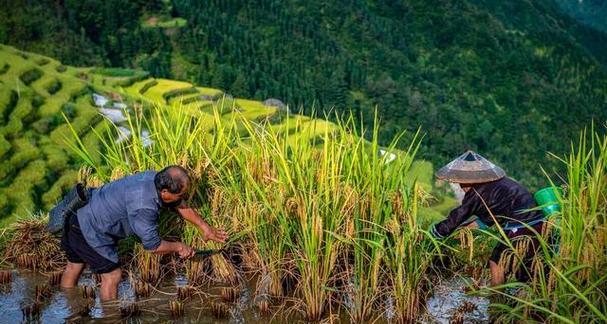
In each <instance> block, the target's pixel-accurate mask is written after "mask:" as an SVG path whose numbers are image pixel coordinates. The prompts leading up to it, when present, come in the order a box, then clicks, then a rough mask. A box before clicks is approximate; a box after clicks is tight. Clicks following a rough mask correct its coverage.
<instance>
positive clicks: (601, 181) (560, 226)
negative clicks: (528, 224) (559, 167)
mask: <svg viewBox="0 0 607 324" xmlns="http://www.w3.org/2000/svg"><path fill="white" fill-rule="evenodd" d="M555 157H556V156H555ZM557 158H559V157H557ZM559 159H560V161H561V162H563V163H564V165H565V166H566V170H567V175H566V179H565V180H566V183H567V186H566V190H565V194H564V195H563V196H562V197H559V200H560V202H561V206H562V210H561V213H560V214H557V215H556V216H555V217H553V218H552V219H550V222H549V230H548V231H547V233H546V234H545V235H544V236H542V237H540V244H541V249H540V252H541V253H539V255H537V257H536V259H535V260H534V262H533V264H532V265H531V267H530V269H528V271H529V272H530V273H531V274H532V279H531V281H530V282H529V283H528V284H510V285H507V286H512V287H517V288H519V290H517V292H516V293H507V292H501V291H497V290H496V291H494V292H496V293H499V294H501V295H503V296H504V297H506V300H507V302H506V303H503V304H499V305H496V306H497V308H498V310H500V312H499V314H498V316H499V318H502V319H508V320H523V321H538V322H548V323H557V322H558V323H593V322H605V321H607V295H606V293H605V292H606V291H607V275H606V274H605V271H604V269H605V267H606V266H607V255H606V253H605V251H607V227H606V225H607V224H606V222H605V220H606V218H607V204H606V202H607V137H606V136H605V135H604V134H601V133H599V132H594V130H593V131H592V132H591V134H590V135H588V133H587V132H586V131H584V132H582V134H581V136H580V139H579V141H578V143H577V145H576V146H573V145H572V149H571V152H570V153H569V155H567V156H565V157H563V158H559Z"/></svg>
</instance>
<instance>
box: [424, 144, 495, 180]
mask: <svg viewBox="0 0 607 324" xmlns="http://www.w3.org/2000/svg"><path fill="white" fill-rule="evenodd" d="M505 176H506V172H504V170H502V168H500V167H498V166H497V165H495V164H493V163H491V162H490V161H489V160H487V159H485V158H484V157H482V156H480V155H479V154H477V153H475V152H473V151H467V152H466V153H464V154H462V155H460V156H459V157H458V158H457V159H455V160H453V161H451V162H449V164H447V165H445V166H444V167H442V168H441V169H440V170H438V171H437V172H436V177H437V178H438V179H441V180H446V181H449V182H455V183H482V182H490V181H495V180H499V179H501V178H503V177H505Z"/></svg>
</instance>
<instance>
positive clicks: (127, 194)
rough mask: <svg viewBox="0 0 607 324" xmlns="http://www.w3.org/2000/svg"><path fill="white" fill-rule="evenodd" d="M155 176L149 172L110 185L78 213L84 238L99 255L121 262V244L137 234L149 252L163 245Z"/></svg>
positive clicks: (95, 194)
mask: <svg viewBox="0 0 607 324" xmlns="http://www.w3.org/2000/svg"><path fill="white" fill-rule="evenodd" d="M155 175H156V171H145V172H140V173H137V174H134V175H131V176H126V177H124V178H121V179H118V180H116V181H112V182H110V183H107V184H105V185H103V186H102V187H100V188H97V189H95V190H93V193H92V196H91V200H90V201H89V203H88V204H87V205H85V206H84V207H82V208H80V209H79V210H78V213H77V214H78V222H79V223H80V229H81V230H82V235H83V236H84V238H85V239H86V241H87V243H88V244H89V245H90V246H91V247H92V248H93V249H95V251H97V253H99V254H100V255H102V256H103V257H105V258H107V259H108V260H111V261H113V262H118V253H117V251H116V243H117V241H118V240H119V239H122V238H125V237H127V236H129V235H133V234H134V235H136V236H138V237H139V238H140V239H141V243H143V248H144V249H146V250H153V249H156V248H157V247H158V246H159V245H160V236H159V235H158V229H157V228H158V222H157V221H158V210H159V208H160V207H161V202H160V198H159V197H158V192H157V191H156V186H155V185H154V176H155Z"/></svg>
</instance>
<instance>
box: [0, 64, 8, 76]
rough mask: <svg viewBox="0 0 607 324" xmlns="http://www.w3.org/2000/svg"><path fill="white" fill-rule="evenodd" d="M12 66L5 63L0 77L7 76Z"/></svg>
mask: <svg viewBox="0 0 607 324" xmlns="http://www.w3.org/2000/svg"><path fill="white" fill-rule="evenodd" d="M10 67H11V66H10V65H9V64H8V63H4V65H3V66H2V68H0V75H3V74H5V73H6V72H8V69H10Z"/></svg>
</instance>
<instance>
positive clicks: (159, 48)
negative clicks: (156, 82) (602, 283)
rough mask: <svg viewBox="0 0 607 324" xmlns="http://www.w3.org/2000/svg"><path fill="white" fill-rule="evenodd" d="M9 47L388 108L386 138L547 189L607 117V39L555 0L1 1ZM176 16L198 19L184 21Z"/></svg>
mask: <svg viewBox="0 0 607 324" xmlns="http://www.w3.org/2000/svg"><path fill="white" fill-rule="evenodd" d="M3 6H7V7H6V8H2V10H1V12H2V13H0V42H2V43H10V44H14V45H16V46H19V47H21V48H24V49H27V50H34V51H39V52H42V53H44V54H48V55H53V56H57V57H58V58H59V59H61V60H63V61H64V62H65V63H69V64H80V65H91V64H95V65H107V66H124V67H139V68H143V69H146V70H149V71H150V72H151V73H152V74H153V75H155V76H164V77H173V78H178V79H184V80H187V81H192V82H196V83H199V84H202V85H207V86H212V87H217V88H221V89H225V90H226V91H228V92H230V93H231V94H233V95H234V96H240V97H248V98H254V99H259V100H264V99H266V98H270V97H272V98H280V99H281V100H283V101H284V102H286V103H288V104H290V105H291V106H292V107H295V109H294V110H297V107H303V111H304V113H307V114H310V113H311V112H312V110H316V111H319V112H329V111H333V110H335V111H337V112H342V111H345V110H346V109H353V110H354V111H355V112H356V113H357V115H360V116H361V117H362V119H363V120H365V121H367V122H368V121H370V120H371V119H372V118H373V111H374V107H378V109H379V112H380V116H381V119H382V128H381V135H382V138H383V139H384V141H385V142H387V141H389V139H390V138H391V137H392V136H394V135H395V134H397V133H398V132H400V131H402V130H404V129H408V130H412V131H414V130H416V129H417V128H418V127H420V126H421V127H422V130H423V131H424V132H425V133H426V137H425V140H424V147H423V149H422V156H423V157H424V158H428V159H430V160H432V161H433V162H435V163H437V164H442V163H445V162H446V161H448V160H449V159H451V158H453V157H454V156H456V155H457V154H459V153H460V152H462V151H463V150H465V149H476V150H479V151H480V152H481V153H482V154H484V155H485V156H487V157H488V158H490V159H493V160H495V161H496V162H497V163H501V164H503V165H504V167H505V169H506V170H507V171H508V172H509V173H510V174H512V175H513V176H514V177H516V178H519V179H522V180H523V181H525V182H527V183H529V184H533V185H541V184H542V183H541V181H540V180H539V179H540V178H541V177H542V174H541V171H540V170H539V168H538V164H542V165H548V166H550V165H552V164H550V162H549V160H548V159H547V155H546V152H547V151H551V152H555V153H563V152H565V151H566V149H567V148H568V146H569V140H570V139H571V138H574V137H575V136H576V134H577V132H578V131H579V130H580V129H582V128H583V127H586V126H590V125H591V122H592V121H593V120H594V121H595V122H596V123H599V124H600V123H604V122H605V120H606V119H607V74H606V72H605V66H606V64H605V63H607V36H606V35H605V34H603V33H601V32H599V31H597V30H594V29H591V28H589V27H586V26H583V25H581V24H579V23H577V22H576V21H575V20H573V19H572V18H569V17H568V16H567V15H565V14H563V13H562V12H561V11H559V10H560V9H559V6H558V5H557V4H556V3H555V2H553V1H549V0H545V1H543V0H541V1H533V2H529V1H522V0H520V1H519V0H515V1H496V0H463V1H462V0H453V1H437V0H430V1H429V0H408V1H371V0H367V1H363V0H343V1H331V2H327V1H320V0H310V1H277V0H258V1H237V0H213V1H204V2H203V1H194V0H173V1H168V0H166V1H143V0H138V1H117V0H105V1H101V0H82V1H81V0H79V1H75V0H65V1H54V2H51V1H43V0H36V1H34V0H32V1H26V2H25V3H24V2H22V1H16V0H7V1H4V2H3ZM176 17H180V18H184V19H185V21H186V23H185V24H184V25H179V24H178V21H177V20H175V18H176Z"/></svg>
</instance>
